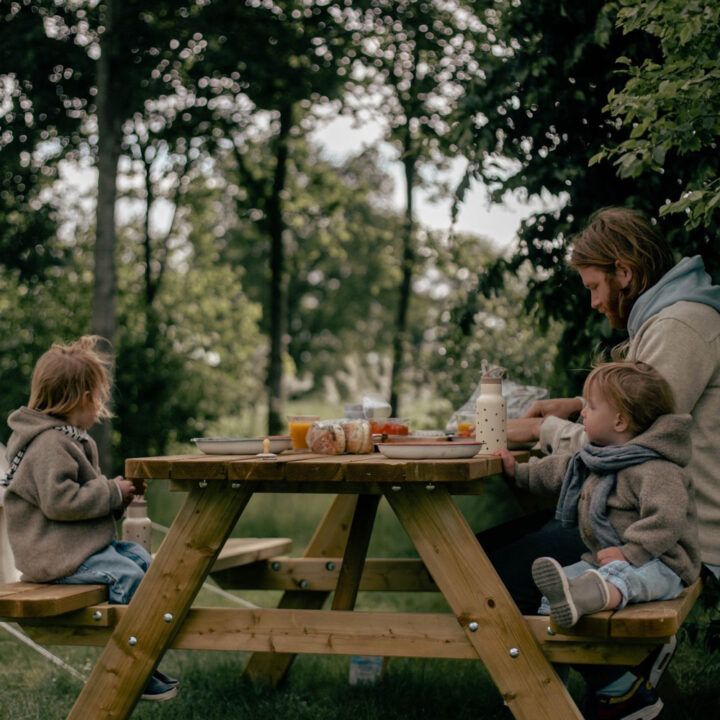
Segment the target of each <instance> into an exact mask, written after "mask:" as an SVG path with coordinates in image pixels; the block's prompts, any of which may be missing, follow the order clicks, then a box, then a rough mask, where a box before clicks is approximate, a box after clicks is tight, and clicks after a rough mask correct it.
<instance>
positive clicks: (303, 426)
mask: <svg viewBox="0 0 720 720" xmlns="http://www.w3.org/2000/svg"><path fill="white" fill-rule="evenodd" d="M319 419H320V416H319V415H288V416H287V421H288V428H289V430H290V438H291V439H292V446H293V448H295V450H302V449H303V448H307V446H308V445H307V442H306V440H305V436H306V435H307V431H308V430H309V429H310V426H311V425H312V424H313V423H314V422H317V421H318V420H319Z"/></svg>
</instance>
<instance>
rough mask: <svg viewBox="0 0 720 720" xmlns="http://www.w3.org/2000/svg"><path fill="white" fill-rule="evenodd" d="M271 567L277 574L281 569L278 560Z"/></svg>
mask: <svg viewBox="0 0 720 720" xmlns="http://www.w3.org/2000/svg"><path fill="white" fill-rule="evenodd" d="M270 567H271V568H272V569H273V570H275V571H276V572H277V571H278V570H279V569H280V563H279V562H278V561H277V560H276V561H275V562H273V563H272V564H271V565H270Z"/></svg>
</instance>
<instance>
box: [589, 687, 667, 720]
mask: <svg viewBox="0 0 720 720" xmlns="http://www.w3.org/2000/svg"><path fill="white" fill-rule="evenodd" d="M662 709H663V701H662V700H661V699H660V698H659V697H658V694H657V693H656V692H655V690H654V689H653V688H651V687H649V686H648V685H647V684H646V683H645V681H644V680H643V678H638V679H637V681H636V682H635V683H633V686H632V687H631V688H630V690H628V691H627V692H626V693H625V694H624V695H621V696H620V697H612V696H610V695H601V694H591V695H590V697H589V698H588V702H587V705H586V707H585V712H584V716H585V718H586V720H653V718H656V717H657V716H658V715H659V714H660V713H661V712H662Z"/></svg>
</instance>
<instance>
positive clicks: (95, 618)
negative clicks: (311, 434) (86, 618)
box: [93, 610, 102, 622]
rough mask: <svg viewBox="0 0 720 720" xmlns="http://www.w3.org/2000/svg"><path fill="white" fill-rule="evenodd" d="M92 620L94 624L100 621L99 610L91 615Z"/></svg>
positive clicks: (100, 614)
mask: <svg viewBox="0 0 720 720" xmlns="http://www.w3.org/2000/svg"><path fill="white" fill-rule="evenodd" d="M93 620H95V622H100V620H102V613H101V612H100V611H99V610H96V611H95V612H94V613H93Z"/></svg>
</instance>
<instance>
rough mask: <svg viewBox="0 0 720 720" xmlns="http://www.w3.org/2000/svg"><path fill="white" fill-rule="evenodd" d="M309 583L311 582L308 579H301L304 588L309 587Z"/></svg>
mask: <svg viewBox="0 0 720 720" xmlns="http://www.w3.org/2000/svg"><path fill="white" fill-rule="evenodd" d="M308 584H309V583H308V581H307V580H301V581H300V587H301V588H302V589H303V590H305V589H307V587H308Z"/></svg>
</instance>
